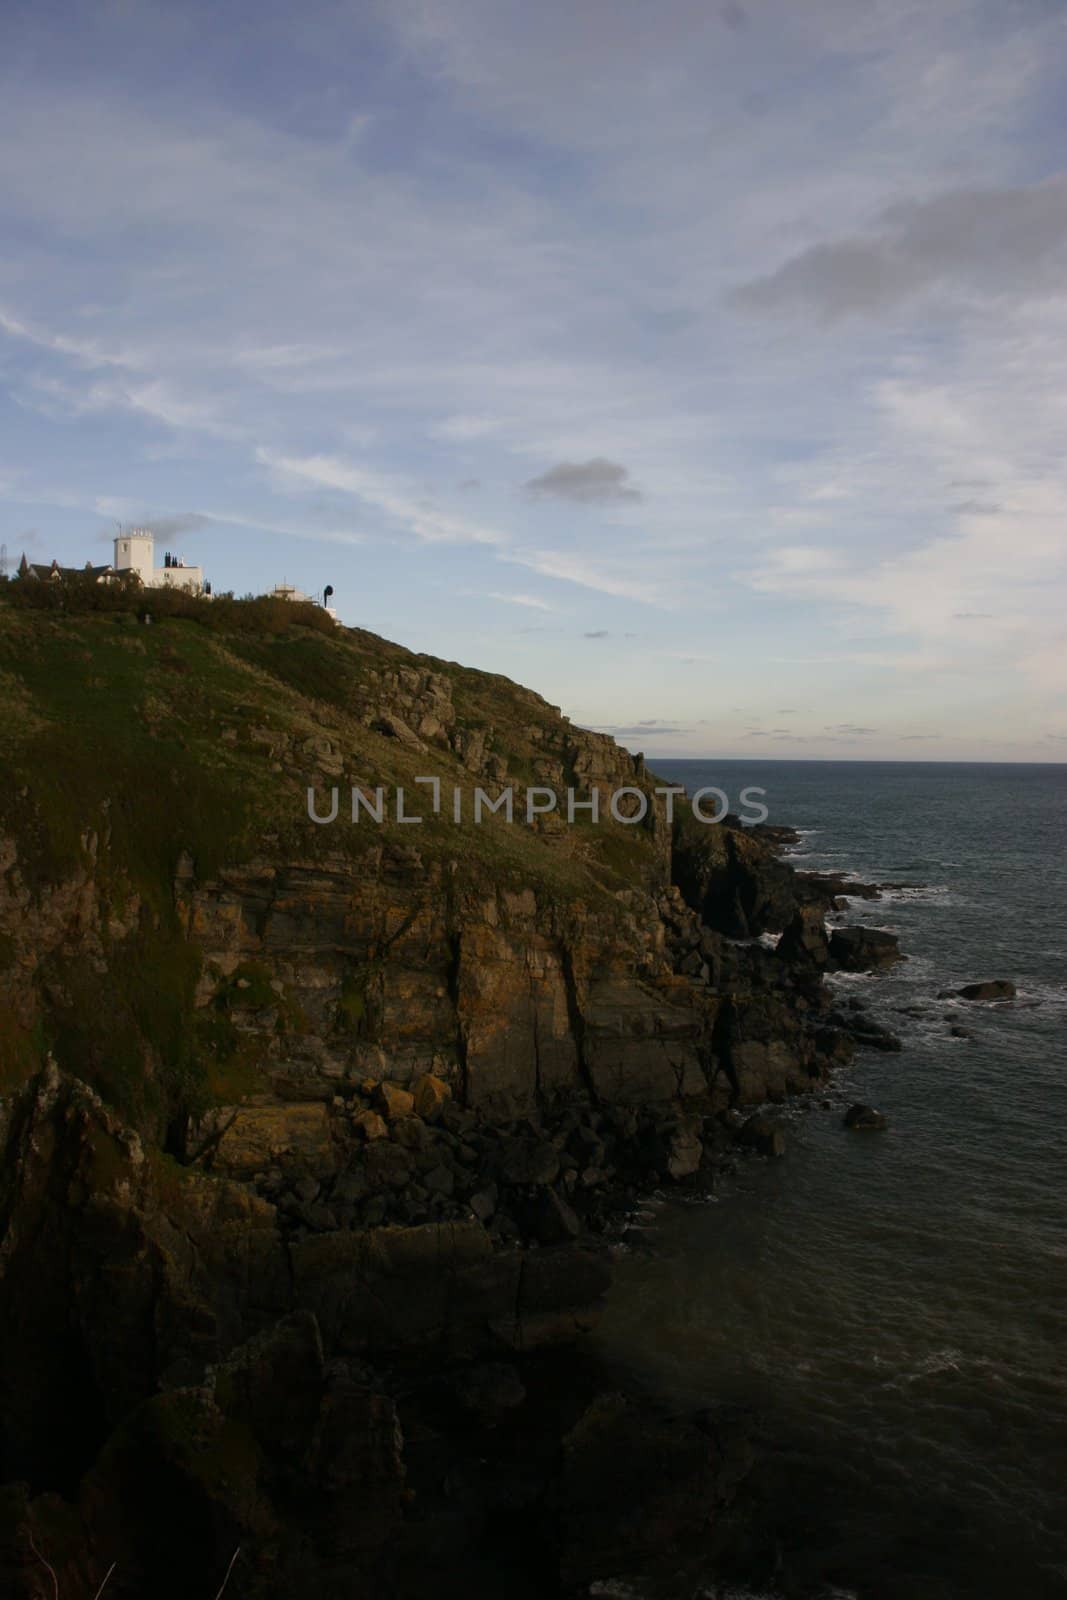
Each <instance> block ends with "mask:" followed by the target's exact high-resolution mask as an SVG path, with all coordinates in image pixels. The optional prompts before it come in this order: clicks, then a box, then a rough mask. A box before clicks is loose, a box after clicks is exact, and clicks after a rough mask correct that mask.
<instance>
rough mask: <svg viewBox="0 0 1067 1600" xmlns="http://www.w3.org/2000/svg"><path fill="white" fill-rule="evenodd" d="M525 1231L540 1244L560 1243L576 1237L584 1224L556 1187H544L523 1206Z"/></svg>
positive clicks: (522, 1218) (522, 1215)
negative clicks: (557, 1191)
mask: <svg viewBox="0 0 1067 1600" xmlns="http://www.w3.org/2000/svg"><path fill="white" fill-rule="evenodd" d="M521 1220H522V1223H523V1229H524V1232H525V1233H526V1234H527V1236H528V1237H529V1238H532V1239H536V1240H537V1241H538V1243H539V1244H559V1243H561V1242H562V1241H564V1240H566V1239H576V1238H577V1237H578V1235H579V1234H580V1233H581V1231H582V1225H581V1223H580V1222H579V1220H578V1216H577V1214H576V1212H575V1211H574V1210H573V1209H572V1208H571V1207H570V1206H569V1205H568V1204H567V1202H566V1200H564V1199H562V1198H561V1197H560V1195H558V1194H557V1193H556V1191H555V1190H554V1189H549V1188H542V1189H539V1190H538V1191H537V1193H536V1194H535V1195H534V1196H533V1197H532V1198H531V1199H530V1200H529V1201H528V1202H527V1203H526V1204H525V1205H524V1206H523V1208H522V1214H521Z"/></svg>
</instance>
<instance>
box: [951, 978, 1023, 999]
mask: <svg viewBox="0 0 1067 1600" xmlns="http://www.w3.org/2000/svg"><path fill="white" fill-rule="evenodd" d="M956 993H957V994H958V995H959V997H960V999H961V1000H1013V999H1014V998H1015V985H1014V983H1012V981H1011V979H1010V978H987V979H986V980H985V981H984V982H982V983H965V984H964V986H963V988H962V989H957V990H956Z"/></svg>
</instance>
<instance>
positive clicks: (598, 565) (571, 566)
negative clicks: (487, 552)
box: [500, 550, 665, 606]
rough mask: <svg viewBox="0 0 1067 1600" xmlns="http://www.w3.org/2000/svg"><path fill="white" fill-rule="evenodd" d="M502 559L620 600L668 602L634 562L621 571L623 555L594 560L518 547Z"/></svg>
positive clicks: (503, 552)
mask: <svg viewBox="0 0 1067 1600" xmlns="http://www.w3.org/2000/svg"><path fill="white" fill-rule="evenodd" d="M500 559H501V560H502V561H513V562H515V563H516V565H517V566H520V567H529V568H530V570H531V571H532V572H539V573H540V574H541V575H542V576H543V577H546V578H559V579H562V580H563V581H564V582H565V583H577V584H579V585H580V586H581V587H582V588H583V589H595V590H597V591H598V593H600V594H608V595H612V596H614V597H615V598H616V599H619V600H640V601H642V602H643V603H644V604H645V605H651V606H659V605H663V604H664V603H665V602H664V601H663V599H662V598H661V596H660V594H659V592H658V590H657V587H656V584H655V582H654V580H653V579H652V578H650V577H648V576H646V575H644V574H643V573H642V572H641V571H633V566H634V565H635V563H633V562H630V563H629V564H628V565H627V567H626V569H625V570H619V557H618V556H617V555H614V554H613V555H612V556H611V557H609V558H607V559H606V560H603V559H602V560H600V561H592V560H589V559H588V558H587V557H584V556H580V555H572V554H570V553H569V552H566V551H559V550H514V551H501V552H500Z"/></svg>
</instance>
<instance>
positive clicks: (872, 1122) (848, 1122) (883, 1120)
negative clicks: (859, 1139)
mask: <svg viewBox="0 0 1067 1600" xmlns="http://www.w3.org/2000/svg"><path fill="white" fill-rule="evenodd" d="M842 1120H843V1122H844V1125H845V1127H846V1128H854V1129H855V1130H857V1131H858V1132H868V1131H870V1132H881V1130H882V1129H883V1128H887V1127H888V1126H889V1118H888V1117H887V1116H886V1115H885V1113H884V1112H883V1111H875V1109H874V1107H873V1106H863V1105H858V1104H857V1105H854V1106H849V1108H848V1110H847V1111H846V1112H845V1115H844V1118H843V1119H842Z"/></svg>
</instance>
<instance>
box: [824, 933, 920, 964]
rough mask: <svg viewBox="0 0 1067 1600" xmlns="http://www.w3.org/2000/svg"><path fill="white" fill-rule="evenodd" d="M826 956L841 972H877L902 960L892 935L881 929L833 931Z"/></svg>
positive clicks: (895, 938)
mask: <svg viewBox="0 0 1067 1600" xmlns="http://www.w3.org/2000/svg"><path fill="white" fill-rule="evenodd" d="M830 956H831V959H832V961H833V964H834V966H836V967H837V968H838V969H839V970H840V971H842V972H877V971H880V970H881V969H882V968H884V967H891V966H893V964H894V963H895V962H897V961H903V960H904V957H903V956H902V955H901V953H900V945H899V941H898V939H897V936H896V934H895V933H886V932H885V930H884V929H883V928H863V927H857V928H835V929H834V931H833V933H832V934H831V935H830Z"/></svg>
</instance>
